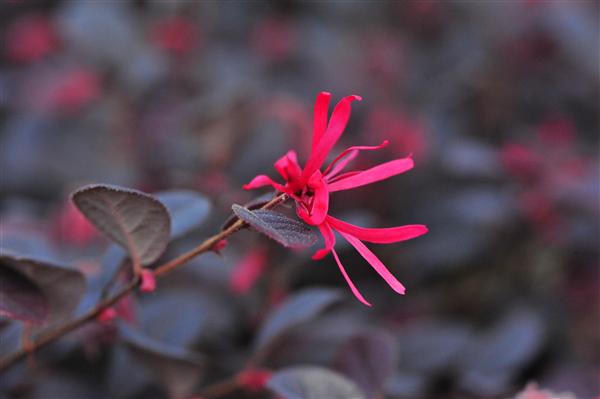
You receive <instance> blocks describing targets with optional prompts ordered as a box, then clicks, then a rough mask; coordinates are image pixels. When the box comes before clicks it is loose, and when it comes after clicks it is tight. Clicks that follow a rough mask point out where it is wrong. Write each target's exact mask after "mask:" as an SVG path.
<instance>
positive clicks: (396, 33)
mask: <svg viewBox="0 0 600 399" xmlns="http://www.w3.org/2000/svg"><path fill="white" fill-rule="evenodd" d="M598 21H599V3H598V2H596V1H546V0H514V1H508V0H507V1H499V0H498V1H481V2H477V1H447V2H437V1H414V2H413V1H402V2H401V1H395V2H394V1H389V2H388V1H378V2H358V1H313V2H299V1H263V2H258V1H256V2H255V1H246V2H238V1H224V2H217V1H175V0H173V1H43V2H36V1H19V0H12V1H11V0H2V1H1V4H0V36H1V37H2V42H3V46H2V50H1V54H0V60H1V61H0V62H1V64H0V153H1V158H0V170H1V179H0V188H1V190H2V198H1V202H0V210H1V217H2V236H3V240H4V241H5V242H9V241H11V240H12V238H13V237H19V239H18V240H16V241H19V240H20V242H21V244H20V245H21V246H22V245H23V242H26V243H27V244H28V248H33V247H36V248H38V247H39V246H43V247H44V248H46V249H45V250H48V251H51V252H52V253H53V254H54V255H53V256H55V257H57V258H59V259H61V261H62V262H64V263H67V264H69V265H72V266H74V267H77V268H79V269H80V270H83V271H84V272H85V273H87V274H88V275H90V276H94V275H97V274H101V273H103V271H102V264H103V262H104V263H106V262H110V261H106V256H104V255H103V252H104V250H105V248H106V246H107V243H106V242H105V241H104V240H103V239H102V238H100V237H98V234H96V233H95V231H94V230H93V229H92V228H91V227H89V226H88V225H86V224H85V222H84V221H83V219H82V218H81V216H80V215H79V214H78V213H77V211H76V210H75V208H73V207H72V206H71V205H70V204H69V202H68V193H69V192H70V191H72V190H74V189H75V188H77V187H78V186H81V185H83V184H87V183H92V182H105V183H112V184H119V185H123V186H128V187H134V188H138V189H141V190H144V191H147V192H155V191H160V190H165V189H173V188H179V189H191V190H195V191H198V192H200V193H202V194H204V195H205V196H206V197H207V198H209V199H210V200H211V202H212V204H213V208H212V214H211V217H210V218H209V219H208V221H207V222H206V223H204V224H203V225H202V227H201V228H200V229H198V230H197V231H195V232H194V233H193V234H190V235H188V236H187V237H186V238H185V239H183V240H179V241H178V242H177V243H176V245H172V246H171V247H170V253H171V254H175V253H178V252H181V250H182V249H186V248H190V247H191V246H193V245H194V243H196V242H199V240H201V239H202V237H206V236H208V235H209V234H211V233H212V232H214V231H216V230H217V229H218V228H219V226H220V224H221V223H222V221H223V220H225V218H226V217H227V215H228V213H229V209H230V208H229V207H230V205H231V204H232V203H243V202H245V201H248V200H250V199H251V198H252V197H253V196H254V195H258V194H259V193H247V192H244V191H243V190H242V189H241V185H242V184H243V183H246V182H247V181H249V180H250V179H251V178H252V177H254V176H255V175H256V174H258V173H269V174H271V175H272V176H274V175H273V173H272V172H273V170H272V163H273V162H274V161H275V160H276V159H277V158H278V157H279V156H281V155H282V154H283V153H284V152H285V151H287V150H288V149H291V148H295V149H298V150H299V151H300V157H301V162H302V160H304V159H306V151H305V150H306V149H307V148H309V146H310V139H311V128H312V103H313V100H314V98H315V96H316V94H317V93H318V92H319V91H323V90H325V91H329V92H331V93H332V94H333V96H334V99H335V100H337V99H339V98H341V97H342V96H345V95H349V94H359V95H361V96H362V97H363V99H364V100H363V101H362V102H360V103H354V104H353V114H352V117H351V119H350V123H349V125H348V128H347V130H346V133H345V135H344V136H343V138H342V140H341V142H340V145H339V148H342V147H345V146H349V145H375V144H378V143H380V142H381V141H382V140H383V139H389V140H390V141H391V145H390V146H388V147H387V148H386V149H385V150H381V151H379V152H378V153H377V154H368V155H365V156H364V157H363V158H361V160H360V162H361V165H362V166H366V165H372V164H374V163H375V162H381V161H385V160H389V159H392V158H398V157H403V156H406V155H408V154H409V153H412V154H413V156H414V159H415V163H416V167H415V168H414V170H412V171H410V172H408V173H407V174H404V175H401V176H398V177H395V178H393V179H390V180H388V181H386V182H382V183H378V184H377V185H372V186H368V187H364V188H362V189H359V190H353V191H352V192H348V193H341V194H335V196H334V197H332V206H333V213H334V214H335V215H336V216H339V217H341V218H343V219H345V220H348V221H353V222H355V223H356V224H361V225H365V226H366V225H370V226H377V227H383V226H393V225H402V224H421V223H422V224H426V225H428V227H429V229H430V232H429V234H427V235H425V236H423V237H420V238H418V239H415V240H414V241H409V242H406V243H401V244H395V245H386V246H380V247H378V248H374V250H375V252H376V253H377V254H378V255H379V256H380V257H381V259H382V260H383V261H384V262H385V263H386V264H387V265H388V266H389V268H390V270H391V271H392V272H393V273H394V274H395V276H397V277H398V279H399V280H401V281H402V282H403V283H404V285H405V286H406V287H407V294H406V295H405V296H397V295H395V294H394V293H393V291H392V290H391V289H388V288H387V286H386V285H385V283H384V282H383V281H381V280H380V279H379V277H378V276H377V274H376V273H375V272H374V271H373V270H371V269H370V268H369V266H368V264H367V263H366V262H365V261H364V260H362V259H361V258H360V256H359V255H358V254H356V253H354V251H353V250H352V249H351V248H347V247H343V246H342V245H340V246H339V248H340V254H341V257H342V259H343V262H344V264H345V265H346V266H347V268H348V271H349V273H350V275H351V276H352V277H353V279H354V281H355V282H356V284H357V285H358V287H359V289H360V290H361V291H362V292H363V293H364V295H365V297H366V298H367V299H369V300H370V301H372V303H373V304H374V307H373V308H372V309H366V308H364V307H363V306H362V305H360V303H358V301H356V300H354V298H353V297H352V294H351V293H350V291H349V290H348V289H347V288H346V287H345V284H344V281H343V279H342V277H341V276H340V275H339V272H338V270H337V267H336V266H335V264H334V262H333V260H332V259H331V258H330V257H328V258H326V259H325V260H323V261H321V262H313V261H311V260H310V253H311V252H310V251H300V252H290V251H287V250H283V249H280V248H278V247H276V245H275V244H273V245H272V244H271V242H269V241H268V240H267V239H266V238H264V237H259V236H258V235H255V234H249V233H242V234H239V235H238V236H236V237H235V238H233V239H232V240H230V243H229V246H228V247H227V248H226V249H225V250H224V256H223V257H222V258H219V257H217V256H206V257H202V258H200V259H198V260H197V261H194V262H193V264H191V265H190V266H189V267H188V268H186V269H185V270H182V271H180V272H177V273H174V274H173V276H172V277H170V278H169V279H167V280H165V282H164V283H162V282H161V284H159V288H158V290H157V292H156V293H154V294H152V295H151V296H149V297H144V298H138V299H136V300H135V301H133V302H132V303H130V306H129V308H130V309H129V310H130V312H131V313H134V314H136V315H137V317H133V319H135V320H137V321H138V323H137V324H140V323H141V324H143V325H144V326H146V325H150V326H152V323H155V324H156V323H158V324H159V325H161V326H165V325H168V326H169V328H171V329H172V330H173V331H171V332H170V333H169V334H171V333H172V335H171V338H172V342H171V343H175V344H177V345H180V346H182V347H183V346H185V347H186V348H187V349H189V350H193V351H195V352H197V353H201V354H203V356H204V357H205V358H206V362H207V363H208V364H209V365H210V366H209V367H207V369H205V370H203V371H202V373H199V374H198V375H196V374H195V373H192V374H191V375H193V378H192V377H190V378H189V379H190V380H192V383H191V384H189V383H188V385H189V386H188V385H185V384H184V385H185V386H184V387H183V388H182V386H181V381H175V382H173V381H171V380H170V379H169V378H166V379H165V380H164V381H163V380H161V379H158V380H157V378H156V377H155V376H156V375H157V374H156V373H158V375H161V374H162V375H163V376H164V375H165V372H164V370H162V369H161V362H157V361H156V359H154V358H152V359H150V360H149V359H148V358H144V357H142V359H145V360H140V356H138V355H139V353H137V354H136V353H133V354H132V353H131V352H128V351H127V350H124V349H123V347H124V345H123V344H122V342H121V339H120V338H119V336H118V335H116V334H114V331H113V330H114V329H113V330H111V328H110V326H108V327H107V326H101V325H98V326H88V327H87V328H86V329H84V330H82V331H79V332H78V334H72V335H70V336H69V337H67V338H65V339H63V340H61V342H60V343H59V344H57V345H56V346H55V347H52V348H49V349H48V350H47V351H46V352H42V353H41V354H40V355H39V356H40V357H39V359H38V363H39V365H38V368H37V369H36V370H35V371H26V369H25V368H24V367H21V368H20V369H19V370H18V372H14V373H13V375H11V377H10V378H5V379H3V380H4V381H3V382H2V384H1V385H0V386H1V389H2V391H3V393H2V397H19V398H21V397H23V398H52V397H54V398H57V397H62V398H76V397H79V398H84V397H85V398H88V397H94V398H96V397H97V398H102V397H119V398H120V397H163V396H166V395H168V394H171V397H174V396H173V395H174V394H173V392H176V393H177V394H182V395H190V394H193V393H194V392H197V391H198V388H199V387H202V386H204V385H206V384H209V383H211V382H214V381H217V380H219V379H220V378H223V377H224V376H227V375H231V374H232V373H234V372H236V371H239V370H240V369H241V368H242V367H243V365H244V359H246V358H247V356H248V355H249V354H250V353H251V351H252V350H251V348H252V347H251V343H252V341H253V339H254V337H255V335H256V331H257V329H258V328H259V327H258V326H260V324H261V320H264V316H265V314H266V313H267V312H268V311H269V310H270V309H272V308H273V306H276V305H277V304H279V303H282V301H285V299H286V298H289V297H290V296H293V295H294V294H295V293H297V292H299V291H300V290H302V289H305V288H308V287H312V286H327V287H340V289H341V290H342V292H343V294H344V296H345V299H344V301H342V303H341V304H338V305H336V306H335V307H332V308H331V309H329V310H327V311H326V312H324V313H323V314H322V315H321V316H319V318H317V319H314V320H311V321H310V322H308V323H304V324H303V325H302V326H300V327H299V328H297V329H296V330H294V332H293V334H292V335H293V338H290V339H289V341H288V343H287V344H286V345H284V346H283V347H282V348H280V350H278V351H277V353H276V354H274V355H272V356H270V357H269V359H267V360H266V361H265V365H266V366H268V367H270V368H273V369H278V368H281V367H285V366H289V365H292V364H300V363H304V364H306V363H308V364H319V365H324V366H326V367H329V368H331V369H334V370H338V371H342V372H343V373H345V374H346V375H348V376H350V377H351V378H352V379H354V381H355V382H357V383H358V384H359V385H361V387H362V388H363V389H365V390H366V391H367V392H379V394H380V395H381V396H383V397H386V398H387V397H389V398H421V397H435V398H440V397H444V398H445V397H507V396H510V395H514V393H515V392H517V391H518V390H521V389H522V388H523V387H524V386H525V384H527V383H528V382H531V381H536V382H537V383H538V384H539V385H540V386H542V387H545V388H548V389H552V390H555V391H558V392H562V391H568V392H571V393H573V394H575V395H577V396H578V397H580V398H592V397H594V396H595V395H598V394H600V388H599V386H598V382H597V381H598V379H597V378H598V377H599V376H600V367H599V366H600V342H599V340H600V334H599V326H600V317H599V316H600V313H599V300H600V297H599V290H600V276H599V266H600V265H599V261H598V243H599V203H598V201H599V198H598V182H599V173H598V172H599V164H598V153H599V152H598V150H599V146H598V137H599V117H598V115H599V114H598V109H599V99H600V97H599V83H600V66H599V53H598V50H599V36H600V32H599V22H598ZM334 152H335V151H334ZM340 244H341V243H340ZM32 250H33V249H32ZM248 270H250V272H248ZM236 272H237V274H236ZM244 273H246V274H244ZM248 273H250V274H248ZM240 275H241V276H240ZM249 275H250V277H248V276H249ZM252 275H255V277H257V278H256V279H254V278H252V277H251V276H252ZM244 276H245V277H244ZM173 309H178V311H177V312H173ZM147 314H149V316H145V315H147ZM139 320H142V322H140V321H139ZM13 324H15V323H8V322H3V327H2V328H3V330H2V331H4V333H7V331H9V330H10V331H12V330H11V329H15V328H17V329H18V327H14V326H13ZM133 324H136V323H133ZM152 328H153V327H148V328H146V330H148V329H149V330H150V331H155V330H152ZM165 328H167V327H165ZM146 332H147V331H146ZM163 332H164V331H163ZM165 334H166V333H165ZM165 334H163V336H162V337H160V338H164V335H165ZM173 337H177V338H173ZM356 337H371V338H372V337H378V338H379V341H377V342H379V343H381V342H383V343H384V344H385V345H383V347H384V348H388V349H386V351H387V352H390V351H391V352H390V353H394V357H393V359H392V360H391V363H390V364H392V367H391V369H390V370H388V371H386V372H385V373H386V375H385V378H383V379H381V381H379V380H378V379H377V378H372V379H367V382H364V381H361V380H360V379H361V377H360V375H359V376H358V377H357V376H356V375H353V372H352V370H350V371H348V367H347V365H348V363H347V362H345V361H344V360H343V359H344V356H345V353H346V352H347V351H348V350H351V349H348V348H349V346H348V345H350V348H351V347H352V345H351V343H352V342H354V341H352V340H353V339H354V340H356V339H357V338H356ZM155 338H159V337H156V336H155ZM6 342H8V341H5V344H6ZM386 345H387V346H386ZM4 346H6V345H4ZM5 349H6V348H5ZM12 349H14V347H13V348H12ZM3 353H6V351H5V350H3ZM340 359H341V360H340ZM153 362H154V363H156V364H154V363H153ZM173 378H175V377H173ZM175 379H176V378H175ZM369 381H370V382H369ZM373 381H377V384H378V385H376V386H373V384H374V382H373ZM369 384H371V385H369ZM369 390H372V391H369ZM241 395H242V394H241V393H239V394H238V396H233V397H241ZM256 395H258V396H257V397H262V396H261V394H255V397H256ZM373 395H374V394H373Z"/></svg>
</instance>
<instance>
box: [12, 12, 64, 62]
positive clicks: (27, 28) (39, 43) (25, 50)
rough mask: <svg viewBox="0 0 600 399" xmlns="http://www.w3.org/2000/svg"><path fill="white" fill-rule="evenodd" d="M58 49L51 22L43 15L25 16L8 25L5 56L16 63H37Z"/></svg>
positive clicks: (56, 36)
mask: <svg viewBox="0 0 600 399" xmlns="http://www.w3.org/2000/svg"><path fill="white" fill-rule="evenodd" d="M57 47H58V35H57V32H56V28H55V27H54V25H53V24H52V21H50V19H48V18H47V17H45V16H43V15H37V14H27V15H25V16H23V17H20V18H19V19H17V20H16V21H15V22H13V23H12V24H10V26H9V27H8V30H7V32H6V49H5V50H6V54H7V56H8V57H9V58H10V59H11V60H13V61H16V62H32V61H37V60H39V59H40V58H42V57H44V56H45V55H47V54H50V53H51V52H53V51H54V50H55V49H56V48H57Z"/></svg>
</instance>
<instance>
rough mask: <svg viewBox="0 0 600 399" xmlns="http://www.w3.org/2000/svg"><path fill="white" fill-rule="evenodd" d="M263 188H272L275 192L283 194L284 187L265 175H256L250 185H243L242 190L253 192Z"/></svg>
mask: <svg viewBox="0 0 600 399" xmlns="http://www.w3.org/2000/svg"><path fill="white" fill-rule="evenodd" d="M264 186H272V187H273V188H274V189H275V190H277V191H281V192H285V191H286V190H285V187H284V186H283V185H281V184H279V183H277V182H275V181H273V179H271V178H270V177H269V176H267V175H258V176H256V177H255V178H254V179H252V181H250V183H248V184H244V185H243V188H244V190H254V189H255V188H259V187H264Z"/></svg>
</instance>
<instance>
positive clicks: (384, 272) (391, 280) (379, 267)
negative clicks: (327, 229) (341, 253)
mask: <svg viewBox="0 0 600 399" xmlns="http://www.w3.org/2000/svg"><path fill="white" fill-rule="evenodd" d="M340 234H341V235H342V237H344V238H345V239H346V240H348V242H349V243H350V244H351V245H352V246H353V247H354V248H356V250H357V251H358V253H359V254H361V256H362V257H363V258H365V260H366V261H367V262H369V264H370V265H371V266H372V267H373V269H375V271H376V272H377V273H379V275H380V276H381V277H382V278H383V279H384V280H385V282H386V283H388V285H389V286H390V287H392V289H393V290H394V291H396V292H397V293H398V294H401V295H404V292H405V291H406V289H405V288H404V286H403V285H402V283H400V281H398V280H397V279H396V277H394V275H393V274H392V273H390V271H389V270H388V269H387V267H385V265H384V264H383V263H382V262H381V261H380V260H379V258H378V257H377V256H375V254H374V253H373V252H371V250H370V249H369V248H367V247H366V245H365V244H363V243H362V242H361V241H360V240H359V239H358V238H356V237H354V236H353V235H351V234H348V233H344V232H341V231H340Z"/></svg>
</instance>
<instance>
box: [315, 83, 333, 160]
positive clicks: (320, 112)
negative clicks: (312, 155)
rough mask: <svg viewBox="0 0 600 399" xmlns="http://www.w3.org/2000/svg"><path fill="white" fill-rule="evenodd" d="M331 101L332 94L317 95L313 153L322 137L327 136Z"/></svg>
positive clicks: (322, 93) (324, 92) (323, 92)
mask: <svg viewBox="0 0 600 399" xmlns="http://www.w3.org/2000/svg"><path fill="white" fill-rule="evenodd" d="M330 99H331V93H327V92H326V91H322V92H321V93H319V94H318V95H317V99H316V100H315V113H314V116H313V141H312V148H311V152H313V151H314V150H315V148H316V147H317V145H318V144H319V141H321V137H323V135H324V134H325V129H327V113H328V112H329V100H330Z"/></svg>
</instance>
